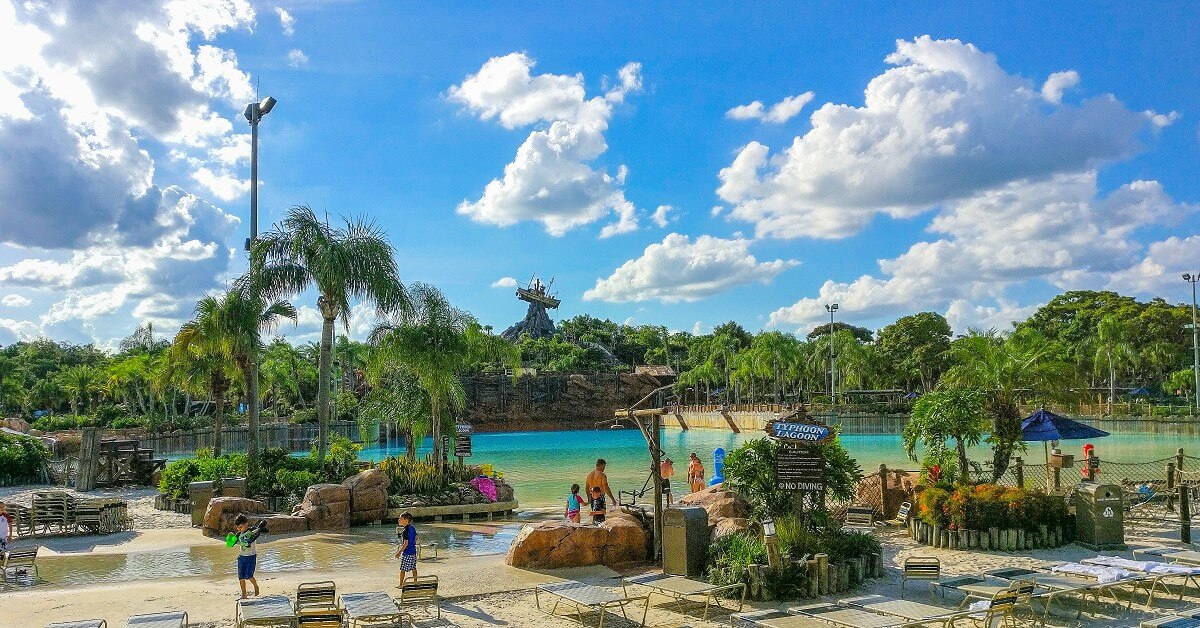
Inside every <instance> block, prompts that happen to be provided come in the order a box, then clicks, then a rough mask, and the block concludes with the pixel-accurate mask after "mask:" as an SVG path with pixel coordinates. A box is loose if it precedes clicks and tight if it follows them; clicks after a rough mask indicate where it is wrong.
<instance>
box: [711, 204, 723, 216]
mask: <svg viewBox="0 0 1200 628" xmlns="http://www.w3.org/2000/svg"><path fill="white" fill-rule="evenodd" d="M723 211H725V206H724V205H713V207H712V209H710V210H709V211H708V215H709V216H712V217H713V218H716V217H717V216H720V215H721V212H723Z"/></svg>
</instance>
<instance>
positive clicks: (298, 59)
mask: <svg viewBox="0 0 1200 628" xmlns="http://www.w3.org/2000/svg"><path fill="white" fill-rule="evenodd" d="M287 59H288V65H289V66H291V67H293V68H303V67H306V66H307V65H308V55H306V54H304V51H303V50H301V49H299V48H292V49H291V50H289V51H288V54H287Z"/></svg>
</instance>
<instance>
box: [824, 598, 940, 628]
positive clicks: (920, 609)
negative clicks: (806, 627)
mask: <svg viewBox="0 0 1200 628" xmlns="http://www.w3.org/2000/svg"><path fill="white" fill-rule="evenodd" d="M838 604H840V605H842V606H850V607H854V608H861V609H863V610H866V611H871V612H873V613H879V614H882V615H892V616H895V617H899V618H900V619H904V620H907V621H919V622H924V623H927V624H928V623H936V622H941V623H946V622H947V621H948V620H949V619H950V618H952V617H962V615H963V614H962V612H960V611H957V610H953V609H949V608H942V607H941V606H933V605H932V604H922V603H920V602H910V601H908V600H900V599H896V598H890V597H885V596H882V595H864V596H861V597H852V598H846V599H843V600H838Z"/></svg>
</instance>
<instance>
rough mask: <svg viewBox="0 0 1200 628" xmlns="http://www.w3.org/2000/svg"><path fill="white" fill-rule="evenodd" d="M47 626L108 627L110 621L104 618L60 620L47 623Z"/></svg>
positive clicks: (71, 627) (70, 627)
mask: <svg viewBox="0 0 1200 628" xmlns="http://www.w3.org/2000/svg"><path fill="white" fill-rule="evenodd" d="M46 628H108V622H106V621H104V620H103V619H83V620H80V621H60V622H58V623H54V624H46Z"/></svg>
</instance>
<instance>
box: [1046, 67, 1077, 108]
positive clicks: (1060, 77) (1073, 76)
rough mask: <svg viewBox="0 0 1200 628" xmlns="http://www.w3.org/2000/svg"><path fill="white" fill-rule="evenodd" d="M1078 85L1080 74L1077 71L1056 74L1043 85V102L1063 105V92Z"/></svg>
mask: <svg viewBox="0 0 1200 628" xmlns="http://www.w3.org/2000/svg"><path fill="white" fill-rule="evenodd" d="M1076 85H1079V73H1078V72H1076V71H1075V70H1067V71H1066V72H1055V73H1054V74H1051V75H1050V76H1048V77H1047V78H1046V82H1045V83H1042V100H1045V101H1046V102H1048V103H1050V104H1052V105H1061V104H1062V97H1063V92H1065V91H1067V90H1068V89H1071V88H1073V87H1075V86H1076Z"/></svg>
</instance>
